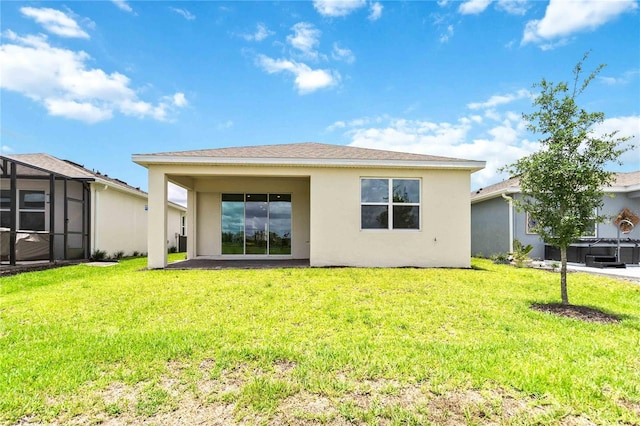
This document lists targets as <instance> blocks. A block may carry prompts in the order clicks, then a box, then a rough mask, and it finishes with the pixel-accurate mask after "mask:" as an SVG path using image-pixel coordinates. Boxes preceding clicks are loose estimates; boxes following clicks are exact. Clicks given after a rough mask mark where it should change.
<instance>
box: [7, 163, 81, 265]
mask: <svg viewBox="0 0 640 426" xmlns="http://www.w3.org/2000/svg"><path fill="white" fill-rule="evenodd" d="M90 181H91V179H90V178H79V177H75V176H69V175H67V174H64V173H60V172H57V171H52V170H49V169H46V168H43V167H38V166H35V165H33V164H29V163H26V162H23V161H20V160H17V159H14V158H9V157H6V156H0V263H1V264H3V265H9V266H17V265H18V263H19V262H26V261H46V262H49V263H53V262H54V261H62V260H77V259H87V258H88V257H89V247H90V239H89V238H90V231H91V229H90V227H91V225H90V221H89V217H90V204H91V191H90V187H89V182H90Z"/></svg>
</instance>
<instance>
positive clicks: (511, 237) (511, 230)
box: [501, 194, 513, 253]
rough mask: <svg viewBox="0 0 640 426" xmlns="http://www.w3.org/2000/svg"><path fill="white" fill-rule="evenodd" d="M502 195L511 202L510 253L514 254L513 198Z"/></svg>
mask: <svg viewBox="0 0 640 426" xmlns="http://www.w3.org/2000/svg"><path fill="white" fill-rule="evenodd" d="M501 195H502V198H504V199H505V200H507V201H508V202H509V253H513V198H511V197H509V196H508V195H506V194H501Z"/></svg>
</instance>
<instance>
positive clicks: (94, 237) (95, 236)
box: [89, 182, 98, 257]
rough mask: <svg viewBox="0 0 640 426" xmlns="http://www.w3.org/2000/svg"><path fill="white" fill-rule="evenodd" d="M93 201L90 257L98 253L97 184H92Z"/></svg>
mask: <svg viewBox="0 0 640 426" xmlns="http://www.w3.org/2000/svg"><path fill="white" fill-rule="evenodd" d="M91 200H92V204H93V206H92V207H93V208H92V209H91V219H90V222H91V231H92V234H93V235H92V236H91V244H90V246H89V257H91V256H93V253H94V252H95V251H96V246H97V245H98V232H97V229H98V221H97V214H98V190H97V188H96V184H95V182H94V183H92V184H91Z"/></svg>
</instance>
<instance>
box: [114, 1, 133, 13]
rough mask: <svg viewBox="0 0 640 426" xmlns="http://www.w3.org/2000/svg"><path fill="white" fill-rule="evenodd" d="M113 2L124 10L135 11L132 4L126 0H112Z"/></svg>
mask: <svg viewBox="0 0 640 426" xmlns="http://www.w3.org/2000/svg"><path fill="white" fill-rule="evenodd" d="M111 2H112V3H113V4H115V5H116V6H118V9H120V10H124V11H125V12H133V9H132V8H131V6H129V4H128V3H127V1H126V0H111Z"/></svg>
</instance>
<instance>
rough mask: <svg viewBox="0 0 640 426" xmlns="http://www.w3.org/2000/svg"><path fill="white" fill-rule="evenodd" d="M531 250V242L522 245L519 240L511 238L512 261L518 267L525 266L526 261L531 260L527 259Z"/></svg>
mask: <svg viewBox="0 0 640 426" xmlns="http://www.w3.org/2000/svg"><path fill="white" fill-rule="evenodd" d="M531 250H533V246H532V245H531V244H527V245H526V246H523V245H522V243H521V242H520V241H519V240H513V254H512V256H513V261H514V263H515V264H516V266H517V267H518V268H523V267H525V266H526V265H527V264H528V263H530V262H531V259H529V253H531Z"/></svg>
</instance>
